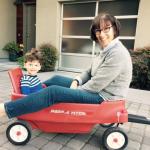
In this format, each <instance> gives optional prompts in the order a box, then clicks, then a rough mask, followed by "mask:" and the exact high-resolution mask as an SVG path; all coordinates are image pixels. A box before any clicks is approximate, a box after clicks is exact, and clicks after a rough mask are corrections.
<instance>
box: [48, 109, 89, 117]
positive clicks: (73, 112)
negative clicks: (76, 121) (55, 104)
mask: <svg viewBox="0 0 150 150" xmlns="http://www.w3.org/2000/svg"><path fill="white" fill-rule="evenodd" d="M50 113H54V114H65V115H72V116H86V112H83V111H69V110H60V109H51V110H50Z"/></svg>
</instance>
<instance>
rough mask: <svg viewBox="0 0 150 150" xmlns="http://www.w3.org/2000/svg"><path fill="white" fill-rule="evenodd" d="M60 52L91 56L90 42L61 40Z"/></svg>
mask: <svg viewBox="0 0 150 150" xmlns="http://www.w3.org/2000/svg"><path fill="white" fill-rule="evenodd" d="M61 50H62V52H65V53H81V54H92V41H91V40H90V39H68V38H63V40H62V49H61Z"/></svg>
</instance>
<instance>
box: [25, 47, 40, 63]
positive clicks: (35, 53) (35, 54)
mask: <svg viewBox="0 0 150 150" xmlns="http://www.w3.org/2000/svg"><path fill="white" fill-rule="evenodd" d="M34 60H37V61H39V63H40V64H42V56H41V53H40V52H39V50H37V49H33V48H32V49H31V51H30V52H27V53H26V54H25V56H24V62H25V63H26V62H28V61H30V62H32V61H34Z"/></svg>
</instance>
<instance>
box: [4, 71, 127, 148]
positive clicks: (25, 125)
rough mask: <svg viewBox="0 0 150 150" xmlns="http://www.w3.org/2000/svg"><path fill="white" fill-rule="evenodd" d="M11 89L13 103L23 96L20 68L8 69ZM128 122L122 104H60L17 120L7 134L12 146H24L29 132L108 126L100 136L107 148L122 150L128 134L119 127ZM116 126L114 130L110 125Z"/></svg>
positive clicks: (73, 130) (119, 101)
mask: <svg viewBox="0 0 150 150" xmlns="http://www.w3.org/2000/svg"><path fill="white" fill-rule="evenodd" d="M9 75H10V79H11V82H12V86H13V92H12V93H11V99H12V100H18V99H19V98H21V97H23V96H25V95H22V94H20V78H21V76H22V71H21V69H20V68H15V69H12V70H9ZM125 122H128V113H127V110H126V108H125V101H123V100H117V101H104V102H102V103H101V104H80V103H59V104H55V105H53V106H50V107H48V108H46V109H43V110H41V111H38V112H35V113H30V114H26V115H22V116H19V117H17V121H16V122H14V123H12V124H11V125H9V126H8V128H7V131H6V135H7V138H8V140H9V141H10V142H11V143H13V144H15V145H24V144H26V143H27V142H28V141H29V140H30V138H31V133H32V132H31V129H39V130H41V131H44V132H57V133H87V132H90V131H91V129H92V127H93V126H95V125H96V124H100V125H102V126H104V125H105V126H107V125H108V126H110V127H109V128H107V129H106V131H105V132H104V134H103V137H102V139H103V144H104V147H105V148H106V149H108V150H109V149H110V150H119V149H124V148H125V147H126V146H127V143H128V137H127V135H126V134H125V133H124V132H123V131H122V130H121V129H119V128H118V125H119V124H122V123H125ZM113 124H117V125H116V126H115V127H112V126H111V125H113Z"/></svg>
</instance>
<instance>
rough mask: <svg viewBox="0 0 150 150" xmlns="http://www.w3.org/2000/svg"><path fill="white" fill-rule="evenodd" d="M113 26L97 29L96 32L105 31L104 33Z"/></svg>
mask: <svg viewBox="0 0 150 150" xmlns="http://www.w3.org/2000/svg"><path fill="white" fill-rule="evenodd" d="M111 27H112V26H108V27H106V28H103V29H95V34H101V32H102V31H103V32H104V33H108V32H109V31H110V28H111Z"/></svg>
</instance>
